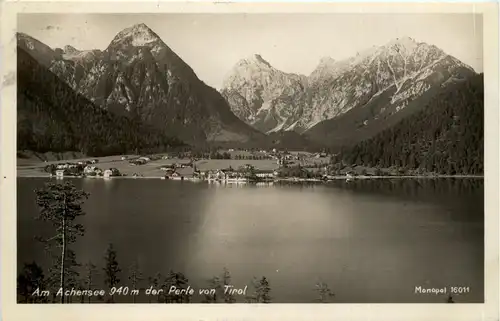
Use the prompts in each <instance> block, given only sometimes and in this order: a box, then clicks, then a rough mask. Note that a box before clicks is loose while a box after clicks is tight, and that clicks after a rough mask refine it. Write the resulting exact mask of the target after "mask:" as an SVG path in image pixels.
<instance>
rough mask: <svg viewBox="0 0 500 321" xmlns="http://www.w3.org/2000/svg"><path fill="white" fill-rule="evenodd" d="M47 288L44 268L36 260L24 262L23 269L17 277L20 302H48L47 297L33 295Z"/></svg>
mask: <svg viewBox="0 0 500 321" xmlns="http://www.w3.org/2000/svg"><path fill="white" fill-rule="evenodd" d="M45 289H46V281H45V276H44V274H43V270H42V268H41V267H40V266H39V265H38V264H36V263H35V262H32V263H28V264H26V263H25V264H24V267H23V271H22V272H21V274H19V276H18V277H17V294H18V302H20V303H35V302H47V297H44V296H38V295H33V293H35V291H37V290H38V292H40V291H44V290H45Z"/></svg>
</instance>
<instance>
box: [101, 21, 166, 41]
mask: <svg viewBox="0 0 500 321" xmlns="http://www.w3.org/2000/svg"><path fill="white" fill-rule="evenodd" d="M155 42H162V41H161V39H160V37H159V36H158V35H157V34H156V33H155V32H154V31H153V30H151V29H150V28H149V27H148V26H146V25H145V24H144V23H139V24H135V25H133V26H131V27H128V28H125V29H123V30H122V31H120V32H119V33H118V34H117V35H116V36H115V38H114V39H113V40H112V41H111V44H110V46H116V45H122V46H123V45H130V46H133V47H140V46H146V45H148V44H151V43H155Z"/></svg>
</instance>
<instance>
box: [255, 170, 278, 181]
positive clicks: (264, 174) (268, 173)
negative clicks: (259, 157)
mask: <svg viewBox="0 0 500 321" xmlns="http://www.w3.org/2000/svg"><path fill="white" fill-rule="evenodd" d="M274 172H275V171H274V170H263V169H260V170H256V171H255V176H257V177H258V178H261V179H269V178H274V177H275V175H274Z"/></svg>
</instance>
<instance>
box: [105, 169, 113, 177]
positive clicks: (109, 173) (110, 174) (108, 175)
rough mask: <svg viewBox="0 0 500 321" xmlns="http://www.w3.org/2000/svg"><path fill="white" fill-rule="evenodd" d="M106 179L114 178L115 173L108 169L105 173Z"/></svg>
mask: <svg viewBox="0 0 500 321" xmlns="http://www.w3.org/2000/svg"><path fill="white" fill-rule="evenodd" d="M103 176H104V177H105V178H109V177H111V176H113V171H112V170H110V169H107V170H105V171H104V175H103Z"/></svg>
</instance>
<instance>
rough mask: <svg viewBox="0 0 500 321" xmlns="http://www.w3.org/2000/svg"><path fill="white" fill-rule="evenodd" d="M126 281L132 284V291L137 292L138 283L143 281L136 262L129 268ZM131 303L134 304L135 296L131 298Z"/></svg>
mask: <svg viewBox="0 0 500 321" xmlns="http://www.w3.org/2000/svg"><path fill="white" fill-rule="evenodd" d="M128 279H129V280H130V281H131V282H132V290H137V285H138V283H139V282H140V281H141V280H142V279H143V277H142V273H141V270H140V268H139V262H137V260H134V262H133V263H132V265H131V266H130V269H129V277H128ZM132 303H135V295H134V296H132Z"/></svg>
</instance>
